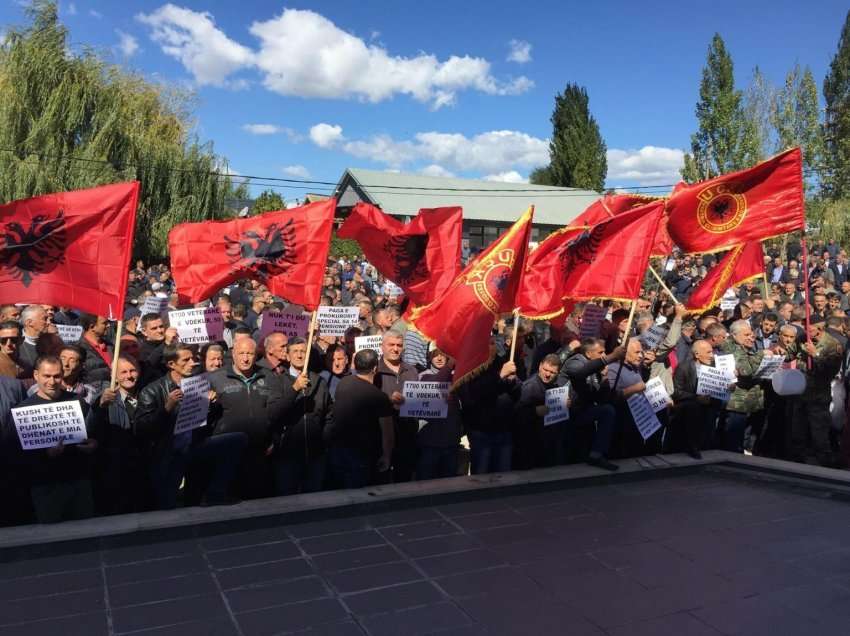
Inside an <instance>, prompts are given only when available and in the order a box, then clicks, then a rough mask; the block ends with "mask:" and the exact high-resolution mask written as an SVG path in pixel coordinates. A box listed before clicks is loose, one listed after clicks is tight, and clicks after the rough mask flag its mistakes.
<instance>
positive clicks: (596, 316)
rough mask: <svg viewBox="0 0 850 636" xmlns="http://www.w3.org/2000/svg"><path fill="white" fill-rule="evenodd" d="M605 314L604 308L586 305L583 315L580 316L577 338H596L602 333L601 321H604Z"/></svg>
mask: <svg viewBox="0 0 850 636" xmlns="http://www.w3.org/2000/svg"><path fill="white" fill-rule="evenodd" d="M607 313H608V310H607V309H605V307H600V306H599V305H594V304H593V303H587V304H586V305H585V306H584V313H582V315H581V327H580V328H579V336H580V337H581V338H598V337H599V334H600V332H601V331H602V321H604V320H605V315H606V314H607Z"/></svg>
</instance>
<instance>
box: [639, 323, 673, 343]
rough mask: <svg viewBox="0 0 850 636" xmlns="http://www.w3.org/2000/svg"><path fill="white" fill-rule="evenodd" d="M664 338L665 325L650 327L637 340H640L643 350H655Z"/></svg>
mask: <svg viewBox="0 0 850 636" xmlns="http://www.w3.org/2000/svg"><path fill="white" fill-rule="evenodd" d="M666 337H667V327H666V326H665V325H652V326H651V327H650V328H649V329H647V330H646V331H644V332H643V333H642V334H641V335H640V338H638V340H640V342H641V344H642V345H643V348H644V349H657V348H658V345H660V344H661V341H662V340H664V338H666Z"/></svg>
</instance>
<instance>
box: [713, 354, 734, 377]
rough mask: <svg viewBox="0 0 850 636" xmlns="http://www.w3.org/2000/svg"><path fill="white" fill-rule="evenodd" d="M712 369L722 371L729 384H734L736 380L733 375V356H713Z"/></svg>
mask: <svg viewBox="0 0 850 636" xmlns="http://www.w3.org/2000/svg"><path fill="white" fill-rule="evenodd" d="M714 368H715V369H720V370H721V371H723V373H725V374H726V377H727V378H729V381H730V382H734V381H735V380H736V379H737V378H738V376H737V374H736V373H735V356H733V355H732V354H731V353H728V354H726V355H722V356H714Z"/></svg>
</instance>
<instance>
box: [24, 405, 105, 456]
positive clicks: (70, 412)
mask: <svg viewBox="0 0 850 636" xmlns="http://www.w3.org/2000/svg"><path fill="white" fill-rule="evenodd" d="M12 420H14V422H15V428H16V429H17V430H18V439H20V440H21V448H23V449H24V450H36V449H38V448H50V447H51V446H56V444H58V443H59V441H60V440H61V441H62V442H63V443H65V444H79V443H80V442H84V441H86V438H87V437H88V435H87V434H86V419H85V417H83V409H82V408H81V407H80V402H79V400H68V401H66V402H51V403H49V404H37V405H34V406H22V407H19V408H16V409H12Z"/></svg>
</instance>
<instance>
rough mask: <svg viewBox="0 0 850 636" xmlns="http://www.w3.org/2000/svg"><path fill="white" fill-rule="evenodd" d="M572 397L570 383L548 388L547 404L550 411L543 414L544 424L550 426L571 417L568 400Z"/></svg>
mask: <svg viewBox="0 0 850 636" xmlns="http://www.w3.org/2000/svg"><path fill="white" fill-rule="evenodd" d="M569 398H570V385H569V384H566V385H564V386H557V387H555V388H554V389H546V406H547V407H548V408H549V411H548V412H547V413H546V415H544V416H543V426H550V425H552V424H557V423H558V422H564V421H566V420H568V419H570V409H569V407H568V406H567V400H568V399H569Z"/></svg>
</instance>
